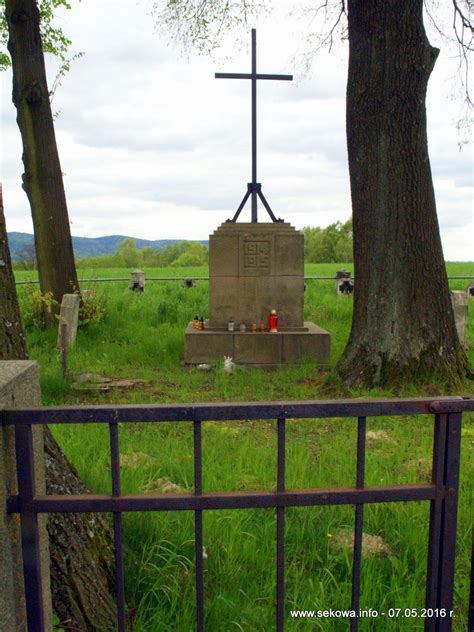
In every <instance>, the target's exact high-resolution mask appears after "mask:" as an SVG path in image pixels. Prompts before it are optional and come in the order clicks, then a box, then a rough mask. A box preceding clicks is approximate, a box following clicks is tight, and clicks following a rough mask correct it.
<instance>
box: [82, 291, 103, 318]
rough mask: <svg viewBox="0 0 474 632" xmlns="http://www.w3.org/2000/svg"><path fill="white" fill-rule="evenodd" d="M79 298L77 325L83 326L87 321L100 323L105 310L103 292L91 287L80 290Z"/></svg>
mask: <svg viewBox="0 0 474 632" xmlns="http://www.w3.org/2000/svg"><path fill="white" fill-rule="evenodd" d="M81 299H82V300H81V306H80V308H79V325H80V326H85V325H88V324H89V323H100V321H101V320H103V319H104V317H105V314H106V312H107V310H106V302H107V301H106V297H105V294H104V293H103V292H98V291H97V290H96V289H95V288H91V289H88V290H83V291H82V292H81Z"/></svg>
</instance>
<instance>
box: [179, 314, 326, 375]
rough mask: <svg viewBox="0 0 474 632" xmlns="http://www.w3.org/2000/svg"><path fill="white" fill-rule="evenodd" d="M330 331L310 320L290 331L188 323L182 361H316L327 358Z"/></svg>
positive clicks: (260, 363)
mask: <svg viewBox="0 0 474 632" xmlns="http://www.w3.org/2000/svg"><path fill="white" fill-rule="evenodd" d="M330 339H331V336H330V334H329V333H328V332H327V331H325V330H324V329H322V328H321V327H318V326H317V325H315V324H314V323H311V322H305V323H304V327H301V328H299V329H297V330H293V331H284V330H283V331H278V332H277V333H270V332H264V333H261V332H257V333H252V332H249V331H247V332H245V333H241V332H239V331H235V332H233V333H231V332H229V331H224V330H222V331H212V330H211V331H209V330H208V331H206V330H204V331H198V330H196V329H194V328H193V327H192V325H191V324H190V325H188V328H187V329H186V333H185V341H184V342H185V351H184V361H185V363H186V364H202V363H206V364H209V363H212V362H216V361H218V360H223V357H224V356H231V357H232V358H233V360H234V362H236V363H237V364H245V365H254V366H262V367H271V366H277V365H279V364H297V363H298V362H302V361H303V360H304V359H305V358H308V357H309V358H312V359H314V360H316V361H317V362H318V363H320V364H326V363H327V362H329V358H330V351H331V341H330Z"/></svg>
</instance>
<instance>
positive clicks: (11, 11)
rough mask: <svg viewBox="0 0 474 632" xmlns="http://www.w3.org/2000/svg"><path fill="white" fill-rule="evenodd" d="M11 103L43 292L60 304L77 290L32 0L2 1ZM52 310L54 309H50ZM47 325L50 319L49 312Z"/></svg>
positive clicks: (64, 200) (37, 25) (38, 18)
mask: <svg viewBox="0 0 474 632" xmlns="http://www.w3.org/2000/svg"><path fill="white" fill-rule="evenodd" d="M5 8H6V11H5V14H6V18H7V23H8V31H9V40H8V50H9V51H10V55H11V58H12V68H13V103H14V104H15V107H16V109H17V123H18V127H19V128H20V132H21V138H22V142H23V164H24V168H25V172H24V174H23V188H24V190H25V192H26V194H27V196H28V200H29V202H30V206H31V214H32V217H33V225H34V233H35V245H36V255H37V261H38V273H39V279H40V285H41V291H42V292H43V293H47V292H51V293H52V294H53V297H54V299H55V300H56V301H57V302H58V304H60V303H61V300H62V296H63V294H65V293H70V292H74V291H78V289H79V286H78V281H77V274H76V267H75V263H74V253H73V248H72V240H71V232H70V227H69V217H68V211H67V205H66V196H65V192H64V185H63V178H62V172H61V165H60V162H59V156H58V150H57V145H56V137H55V133H54V125H53V117H52V113H51V106H50V102H49V91H48V85H47V81H46V71H45V64H44V55H43V50H42V45H41V36H40V17H39V11H38V7H37V4H36V1H35V0H6V1H5ZM56 311H57V309H56ZM47 318H48V324H54V323H55V322H56V320H55V318H54V315H53V316H49V317H47Z"/></svg>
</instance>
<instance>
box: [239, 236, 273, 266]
mask: <svg viewBox="0 0 474 632" xmlns="http://www.w3.org/2000/svg"><path fill="white" fill-rule="evenodd" d="M270 254H271V250H270V241H269V240H259V241H245V242H244V269H245V270H262V271H267V270H268V269H269V268H270Z"/></svg>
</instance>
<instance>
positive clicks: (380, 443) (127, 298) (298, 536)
mask: <svg viewBox="0 0 474 632" xmlns="http://www.w3.org/2000/svg"><path fill="white" fill-rule="evenodd" d="M342 267H345V268H347V269H348V270H351V269H353V268H352V266H351V264H309V265H307V266H306V267H305V274H306V275H307V276H331V275H334V274H335V271H336V270H338V269H341V268H342ZM447 268H448V274H449V275H450V276H462V275H472V276H474V264H469V263H466V264H448V265H447ZM145 271H146V275H147V277H152V276H185V277H200V276H207V273H208V272H207V269H206V268H204V267H201V268H182V269H180V268H173V269H170V268H163V269H156V268H154V269H146V270H145ZM129 272H130V271H129V270H128V269H101V270H97V269H95V270H85V269H84V270H79V276H80V277H81V278H105V277H108V278H113V277H126V278H128V277H129ZM31 274H32V273H27V272H17V273H16V276H17V279H19V280H20V279H27V278H29V277H31ZM470 282H472V281H468V280H457V281H451V282H450V287H451V289H460V290H465V289H466V287H467V285H468V284H469V283H470ZM334 286H335V284H334V281H316V280H314V281H308V282H307V289H306V293H305V319H307V320H312V321H314V322H316V323H317V324H318V325H320V326H322V327H323V328H325V329H327V330H328V331H330V333H331V335H332V351H331V364H330V366H329V367H323V368H321V367H317V366H315V364H314V363H313V362H312V361H310V360H308V361H307V362H305V363H303V364H301V365H299V366H293V367H286V368H284V367H282V368H279V369H276V370H273V371H269V370H261V369H250V368H241V369H237V370H235V371H234V373H233V374H231V375H228V374H226V373H225V372H224V371H223V370H222V362H217V363H216V364H215V365H213V366H212V367H211V370H209V371H201V370H199V369H197V368H186V367H183V366H182V358H183V334H184V329H185V327H186V325H187V323H188V322H189V321H190V320H191V319H192V317H193V316H194V315H195V314H198V315H203V316H204V317H205V316H207V313H208V307H207V305H208V283H207V281H198V282H197V284H196V286H195V287H193V288H184V287H182V286H181V283H180V282H179V281H171V280H170V281H160V282H158V281H155V282H152V281H150V282H149V283H147V286H146V290H145V292H144V293H143V294H141V293H134V292H130V291H129V290H128V282H126V281H125V282H124V281H121V282H119V281H114V282H109V283H101V282H94V281H92V282H90V283H87V284H84V286H83V288H82V289H86V288H90V289H92V290H93V291H94V292H95V295H96V299H97V301H99V302H100V304H101V306H102V307H103V309H104V317H103V319H102V320H101V321H100V322H94V321H91V322H89V323H88V324H86V325H85V326H83V327H81V328H80V329H79V332H78V337H77V341H76V344H75V346H74V347H73V348H72V349H71V351H70V353H69V368H70V374H71V378H70V379H67V380H65V379H63V378H62V376H61V370H60V363H59V357H58V352H57V349H56V335H57V333H56V332H55V331H44V330H40V329H39V328H38V327H36V326H35V324H34V318H33V317H32V312H31V305H30V304H29V300H28V287H27V286H24V285H21V286H18V294H19V298H20V305H21V309H22V315H23V318H24V321H25V325H26V332H27V341H28V346H29V351H30V357H31V358H32V359H34V360H37V361H38V363H39V365H40V368H41V384H42V392H43V402H44V403H45V404H48V405H55V404H74V405H80V404H86V403H87V404H92V403H93V404H103V403H165V402H183V403H184V402H208V401H258V400H289V399H296V400H307V399H328V398H342V397H344V398H347V397H356V398H367V397H393V396H403V397H405V396H407V397H412V396H421V395H426V396H436V395H442V394H448V393H449V389H447V388H446V387H445V386H444V385H443V384H442V383H440V382H438V381H433V382H432V383H430V384H410V385H406V386H404V387H400V388H399V389H391V390H388V389H386V390H383V389H373V390H370V391H362V390H354V389H347V388H346V387H345V386H344V385H343V384H341V382H340V380H339V379H338V378H337V377H335V376H334V374H333V373H331V367H332V366H333V365H334V363H335V362H336V361H337V359H338V357H339V356H340V354H341V352H342V350H343V348H344V345H345V343H346V341H347V337H348V335H349V330H350V320H351V311H352V297H347V296H340V297H336V294H335V287H334ZM276 308H277V309H278V306H276ZM469 310H470V313H469V331H468V347H467V352H468V355H469V357H470V361H471V364H472V365H473V366H474V300H472V301H470V305H469ZM86 371H87V372H93V373H96V374H99V375H101V376H104V377H122V378H133V379H140V380H143V382H142V383H139V384H137V385H136V386H135V387H134V388H117V389H113V388H111V389H109V390H106V391H102V390H98V389H97V388H94V387H93V386H92V385H88V384H87V383H85V384H82V385H79V386H74V385H73V383H72V382H73V379H72V378H73V376H74V375H77V374H79V373H83V372H86ZM473 390H474V389H473V388H472V382H467V381H466V383H465V384H464V385H463V387H462V389H461V390H458V391H457V392H456V394H464V395H469V394H472V393H473ZM451 392H452V391H451ZM355 422H356V420H354V419H333V420H305V421H297V420H288V422H287V450H286V458H287V487H288V488H304V487H331V486H340V487H344V486H353V485H354V482H355V457H356V452H355V451H356V434H357V427H356V423H355ZM367 430H368V432H370V437H371V438H370V440H368V444H367V456H366V458H367V464H366V484H367V485H383V484H402V483H415V482H426V481H427V480H429V477H430V464H431V460H430V459H431V450H432V444H433V419H432V417H417V418H413V417H409V416H401V417H396V418H395V417H393V418H392V417H386V418H373V419H368V420H367ZM54 432H55V435H56V437H57V439H58V441H59V442H60V444H61V446H62V448H63V449H64V451H65V453H66V454H67V456H68V457H69V458H70V460H71V461H72V462H73V463H74V464H75V466H76V467H77V468H78V470H79V472H80V474H81V476H82V477H83V479H84V481H85V482H86V484H87V485H88V486H89V487H90V489H91V490H93V491H94V492H97V493H110V489H111V481H110V464H109V439H108V433H107V429H106V428H105V427H104V428H102V427H100V426H99V425H89V424H88V425H87V427H80V426H75V427H73V426H71V427H63V426H55V427H54ZM276 438H277V437H276V424H275V423H274V422H266V421H255V422H250V421H248V422H228V423H213V422H206V423H204V424H203V488H204V490H205V491H206V492H209V491H216V492H217V491H238V490H271V489H274V488H275V485H276ZM192 441H193V432H192V427H191V424H189V423H185V422H183V423H178V424H169V425H168V424H159V425H158V424H156V425H153V424H133V423H131V424H123V425H122V426H121V428H120V453H121V455H122V467H121V472H122V491H123V493H131V492H139V491H142V492H146V491H150V490H155V491H162V490H163V489H164V488H168V489H175V490H178V491H179V490H180V489H181V490H184V491H191V490H192V489H193V458H192V454H193V451H192ZM473 456H474V415H467V414H466V415H464V416H463V431H462V459H461V477H460V490H459V516H458V538H457V562H456V574H455V610H454V617H453V622H454V623H453V629H454V630H456V631H458V632H461V630H465V629H466V620H467V605H468V595H469V569H470V551H471V537H472V520H473V515H472V507H473V502H472V501H473V490H474V458H473ZM173 485H175V486H178V487H174V488H173V487H172V486H173ZM170 486H171V487H170ZM285 513H286V608H287V613H288V617H287V620H286V628H285V629H287V630H291V631H293V630H326V631H328V632H329V631H336V632H338V631H339V630H341V631H342V630H347V629H348V622H347V620H336V619H317V620H311V621H310V620H304V619H292V618H291V617H290V614H289V611H290V610H296V609H298V610H304V609H306V610H308V609H312V610H317V609H321V610H324V609H329V608H334V609H349V608H350V600H351V565H352V555H351V553H350V552H347V551H344V550H340V549H338V548H337V547H335V546H334V542H335V541H338V539H339V538H340V536H341V534H343V533H344V532H345V531H344V530H347V529H349V530H352V528H353V523H354V509H353V507H349V506H343V507H308V508H291V509H288V510H287V511H286V512H285ZM193 520H194V516H193V513H192V512H174V513H173V512H169V513H168V512H160V513H146V514H145V513H144V514H139V513H135V514H132V513H130V514H125V515H124V537H125V543H126V597H127V604H128V606H129V607H130V608H134V609H135V610H136V616H135V624H134V628H133V629H134V630H136V631H139V632H145V631H146V632H154V631H156V632H159V631H161V630H166V631H167V630H170V631H171V630H176V631H187V630H193V629H194V617H195V604H194V530H193ZM428 522H429V504H428V503H427V502H419V503H418V502H410V503H393V504H386V505H385V504H379V505H368V506H366V508H365V512H364V532H365V533H368V534H371V535H375V536H380V537H381V538H382V539H383V547H382V548H383V551H382V552H383V554H382V555H373V556H370V555H369V554H367V555H364V557H363V563H362V588H361V608H364V609H368V608H376V609H378V610H379V611H382V610H384V611H388V609H389V608H401V609H403V610H404V609H408V608H418V609H421V608H422V607H423V606H424V583H425V576H426V563H427V536H428ZM275 534H276V520H275V512H274V510H262V509H260V510H239V511H235V510H234V511H208V512H204V545H205V550H206V559H205V562H204V567H205V593H206V626H207V629H208V630H210V631H216V632H221V631H231V630H242V631H245V632H247V631H249V632H250V631H251V632H253V631H255V632H257V631H262V632H263V631H267V630H272V629H274V591H275V564H274V559H275V546H276V535H275ZM423 628H424V620H423V619H421V618H411V619H409V620H407V619H404V620H403V621H402V620H400V619H397V618H388V617H386V618H384V619H383V621H382V620H381V619H378V620H370V619H365V620H364V619H362V620H361V621H360V626H359V629H360V630H361V631H369V630H370V631H375V630H389V631H392V630H393V631H395V630H422V629H423Z"/></svg>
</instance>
